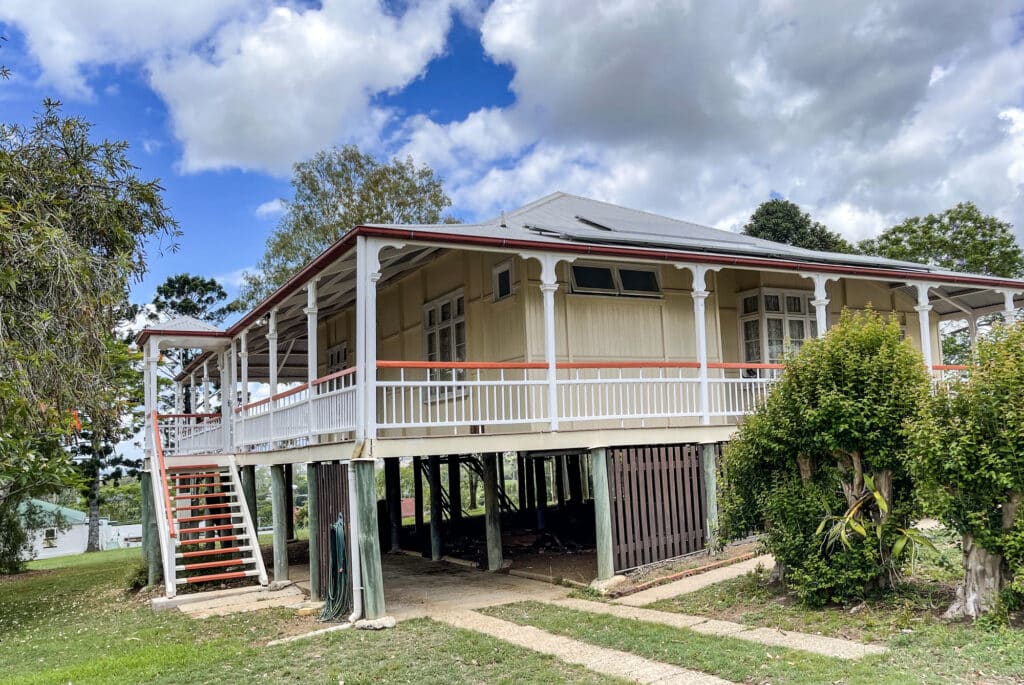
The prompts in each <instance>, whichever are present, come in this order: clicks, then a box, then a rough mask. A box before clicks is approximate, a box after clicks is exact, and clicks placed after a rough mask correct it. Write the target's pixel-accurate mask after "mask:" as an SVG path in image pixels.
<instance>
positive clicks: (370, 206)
mask: <svg viewBox="0 0 1024 685" xmlns="http://www.w3.org/2000/svg"><path fill="white" fill-rule="evenodd" d="M292 188H293V189H294V197H293V198H292V201H291V202H290V203H288V208H287V211H286V212H285V214H284V216H283V217H281V221H280V223H279V224H278V226H277V228H276V229H275V230H274V232H273V233H272V234H271V236H270V237H269V238H268V239H267V247H266V251H265V252H264V255H263V258H262V259H261V260H260V261H259V263H258V264H257V265H256V271H255V272H253V273H246V275H245V285H244V286H243V288H242V292H241V294H240V296H239V300H240V301H241V302H242V303H243V304H244V305H245V306H247V307H251V306H253V305H255V304H257V303H258V302H259V301H260V300H262V299H263V298H264V297H266V296H267V295H269V294H270V293H271V292H273V291H274V289H275V288H277V287H279V286H280V285H282V284H283V283H284V282H285V281H287V280H288V278H289V277H290V276H291V275H292V274H294V273H295V272H296V271H298V270H299V269H300V268H301V267H302V266H303V265H305V264H306V263H307V262H309V261H310V260H312V259H313V258H314V257H316V256H317V255H318V254H320V253H321V252H322V251H324V250H325V249H327V247H329V246H330V245H331V244H333V243H334V242H335V241H337V240H338V239H339V238H341V237H342V236H343V235H345V233H347V232H348V231H349V230H350V229H352V228H354V227H356V226H359V225H361V224H374V223H412V224H436V223H441V222H442V221H450V219H448V218H446V217H443V216H442V212H443V211H444V210H445V208H447V207H448V206H450V205H451V200H450V199H449V198H448V196H447V195H446V194H445V192H444V189H443V187H442V185H441V179H440V178H439V177H438V176H437V175H436V174H435V173H434V171H433V170H432V169H430V167H427V166H417V165H416V164H415V163H414V162H413V160H412V158H411V157H408V158H406V159H405V160H404V161H403V160H399V159H393V160H391V162H389V163H382V162H380V161H378V160H377V159H375V158H374V157H373V156H372V155H369V154H366V153H363V152H360V150H359V148H357V147H356V146H354V145H346V146H345V147H342V148H331V149H329V150H323V151H321V152H319V153H317V154H316V155H315V156H314V157H313V158H312V159H309V160H306V161H304V162H299V163H297V164H296V165H295V168H294V172H293V175H292Z"/></svg>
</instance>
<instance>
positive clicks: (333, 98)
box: [148, 0, 452, 174]
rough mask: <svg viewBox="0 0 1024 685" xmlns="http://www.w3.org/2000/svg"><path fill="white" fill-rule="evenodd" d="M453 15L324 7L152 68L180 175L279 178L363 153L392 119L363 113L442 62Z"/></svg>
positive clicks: (347, 4) (230, 33)
mask: <svg viewBox="0 0 1024 685" xmlns="http://www.w3.org/2000/svg"><path fill="white" fill-rule="evenodd" d="M451 12H452V3H451V2H447V1H445V0H425V1H423V2H417V3H412V4H411V5H410V6H409V8H408V9H406V10H405V12H404V13H403V14H401V15H400V16H395V15H393V14H392V13H390V12H389V11H388V10H386V9H385V7H384V6H383V4H382V3H378V2H366V1H362V0H324V2H323V6H322V7H321V8H320V9H303V10H300V9H296V8H292V7H289V6H282V7H275V8H274V9H272V10H271V11H270V12H269V13H267V14H266V15H265V16H261V17H258V18H256V17H249V18H246V19H242V20H236V21H232V22H231V23H229V24H227V25H225V26H224V27H223V28H221V29H220V30H219V31H217V32H216V33H215V34H214V35H213V36H212V37H211V38H210V40H209V41H208V42H207V43H206V44H205V45H204V46H203V49H202V50H183V51H178V52H174V53H171V54H169V55H168V56H166V57H164V58H158V59H153V60H151V61H150V62H149V63H148V64H149V69H150V72H151V78H150V82H151V85H152V86H153V89H154V90H155V91H156V92H157V93H158V94H159V95H160V97H162V98H163V100H164V101H165V102H166V103H167V106H168V108H169V110H170V113H171V120H172V122H173V127H174V132H175V135H176V136H177V137H178V139H179V140H181V142H182V144H183V146H184V157H183V159H182V168H183V169H184V170H185V171H187V172H195V171H202V170H206V169H220V168H225V167H242V168H247V169H258V170H262V171H267V172H270V173H275V174H285V173H287V172H288V171H289V169H290V167H291V164H292V162H294V161H295V160H297V159H303V158H305V157H308V156H309V155H311V154H313V153H314V152H316V151H317V150H320V149H322V148H324V147H325V146H328V145H330V144H332V143H334V142H336V141H338V140H339V139H345V140H351V141H356V142H363V143H364V144H369V145H370V146H373V145H374V144H375V142H376V141H377V140H378V138H379V136H380V132H381V129H382V127H383V126H384V124H385V123H386V122H387V120H388V118H389V116H390V114H389V113H388V112H387V111H385V110H383V109H380V108H378V107H375V106H374V105H372V104H371V99H372V98H373V96H374V95H376V94H378V93H386V92H392V91H396V90H399V89H401V88H403V87H405V86H406V85H407V84H408V83H410V82H411V81H413V80H414V79H416V78H417V77H419V76H420V75H421V74H422V73H423V72H424V70H425V68H426V66H427V64H428V63H429V62H430V60H432V59H433V58H434V57H436V56H438V55H440V54H441V53H442V52H443V50H444V46H445V38H446V36H447V33H448V28H449V25H450V23H451Z"/></svg>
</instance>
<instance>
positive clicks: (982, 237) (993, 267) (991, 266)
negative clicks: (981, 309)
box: [858, 202, 1024, 364]
mask: <svg viewBox="0 0 1024 685" xmlns="http://www.w3.org/2000/svg"><path fill="white" fill-rule="evenodd" d="M858 247H859V248H860V250H861V251H862V252H864V253H865V254H872V255H878V256H880V257H887V258H889V259H902V260H904V261H909V262H919V263H921V264H932V265H934V266H939V267H942V268H944V269H950V270H951V271H963V272H966V273H974V274H984V275H986V276H1001V277H1003V278H1018V277H1020V276H1021V275H1024V252H1022V251H1021V248H1020V245H1018V244H1017V239H1016V238H1015V237H1014V235H1013V226H1011V225H1010V224H1008V223H1006V222H1005V221H1001V220H999V219H997V218H996V217H994V216H988V215H985V214H982V212H981V210H980V209H978V207H977V206H976V205H975V204H974V203H972V202H961V203H960V204H958V205H957V206H955V207H953V208H952V209H947V210H946V211H945V212H942V213H941V214H938V215H935V214H929V215H928V216H924V217H920V216H914V217H910V218H908V219H906V220H905V221H903V223H900V224H897V225H896V226H893V227H891V228H889V229H886V230H885V231H883V232H882V234H881V235H879V236H878V237H877V238H872V239H870V240H863V241H861V242H860V243H859V245H858ZM995 318H998V315H997V317H992V316H989V317H985V318H983V319H981V320H980V321H979V324H981V325H982V326H988V325H991V323H992V321H993V320H994V319H995ZM970 352H971V345H970V340H969V339H968V329H967V328H959V329H954V330H949V331H946V332H945V334H944V335H943V336H942V356H943V359H944V360H945V361H946V363H949V364H963V363H966V361H967V359H968V357H970Z"/></svg>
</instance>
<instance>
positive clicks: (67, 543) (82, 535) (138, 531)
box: [30, 499, 142, 559]
mask: <svg viewBox="0 0 1024 685" xmlns="http://www.w3.org/2000/svg"><path fill="white" fill-rule="evenodd" d="M30 503H31V506H33V507H35V508H37V509H39V510H41V511H42V514H43V516H44V518H45V525H44V527H43V528H40V529H39V530H38V531H37V532H36V533H35V535H34V538H35V539H34V540H33V542H32V555H31V557H32V558H33V559H48V558H51V557H63V556H67V555H69V554H81V553H82V552H84V551H85V549H86V547H87V546H88V543H89V515H88V514H86V513H85V512H83V511H78V510H77V509H71V508H69V507H63V506H61V505H59V504H52V503H50V502H45V501H43V500H39V499H33V500H30ZM141 545H142V525H141V524H139V523H129V524H118V523H117V522H111V521H109V520H107V519H105V518H101V519H100V548H101V549H103V550H108V549H120V548H122V547H139V546H141Z"/></svg>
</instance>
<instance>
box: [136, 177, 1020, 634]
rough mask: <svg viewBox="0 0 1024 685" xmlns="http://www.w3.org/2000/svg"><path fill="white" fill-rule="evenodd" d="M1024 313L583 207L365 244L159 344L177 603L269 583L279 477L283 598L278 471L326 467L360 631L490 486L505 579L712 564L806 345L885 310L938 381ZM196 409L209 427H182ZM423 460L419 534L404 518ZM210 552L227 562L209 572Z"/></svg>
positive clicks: (316, 511)
mask: <svg viewBox="0 0 1024 685" xmlns="http://www.w3.org/2000/svg"><path fill="white" fill-rule="evenodd" d="M1022 297H1024V282H1020V281H1014V280H1006V279H999V278H990V277H985V276H978V275H970V274H963V273H956V272H951V271H946V270H943V269H939V268H936V267H932V266H926V265H921V264H915V263H908V262H900V261H894V260H887V259H881V258H877V257H865V256H860V255H847V254H831V253H821V252H814V251H810V250H805V249H801V248H797V247H791V246H788V245H782V244H778V243H773V242H769V241H765V240H759V239H755V238H751V237H747V236H743V235H738V234H734V233H731V232H728V231H722V230H717V229H713V228H708V227H705V226H700V225H697V224H693V223H689V222H685V221H679V220H676V219H671V218H667V217H662V216H657V215H654V214H650V213H647V212H643V211H638V210H633V209H627V208H624V207H618V206H615V205H611V204H607V203H603V202H597V201H594V200H590V199H586V198H582V197H577V196H573V195H567V194H564V193H555V194H553V195H549V196H547V197H545V198H542V199H540V200H537V201H536V202H533V203H531V204H528V205H526V206H524V207H522V208H519V209H517V210H515V211H511V212H508V213H506V214H502V215H501V216H500V217H497V218H495V219H493V220H490V221H484V222H481V223H477V224H464V225H447V224H446V225H436V226H408V225H373V226H357V227H354V228H353V229H352V230H351V231H350V232H348V233H347V234H346V235H345V236H344V237H343V238H342V239H341V240H339V241H338V242H337V243H335V244H334V245H332V246H331V247H330V248H329V249H327V250H326V251H324V253H323V254H321V255H320V256H319V257H317V258H316V259H314V260H313V261H312V262H310V263H309V264H308V265H306V267H305V268H303V269H302V270H301V271H300V272H298V273H297V274H296V275H295V276H294V277H293V278H292V279H291V280H289V281H288V282H287V283H286V284H285V285H284V286H282V287H281V288H280V289H279V290H277V291H276V292H275V293H274V294H272V295H271V296H270V297H268V298H267V299H266V300H265V301H264V302H262V303H260V304H259V305H258V306H257V307H256V308H254V309H253V310H252V311H250V312H248V313H247V314H246V315H244V316H243V317H242V318H241V319H240V320H239V321H238V322H237V323H235V324H234V325H233V326H231V327H230V328H229V329H228V330H226V331H221V330H219V329H216V328H215V327H212V326H209V325H208V324H203V323H201V322H196V321H187V320H177V321H173V322H169V323H167V324H161V325H160V326H159V327H154V328H150V329H147V330H146V331H144V332H143V333H142V335H141V337H140V344H142V345H143V347H144V351H145V355H146V357H145V358H146V376H147V384H146V387H147V405H146V406H147V408H148V409H149V410H150V411H153V412H155V413H153V414H152V430H150V431H149V434H148V436H147V456H148V468H149V470H150V478H151V488H152V492H153V493H155V495H156V496H155V497H153V498H152V499H151V500H148V502H149V505H150V514H149V519H148V520H149V521H150V522H151V523H150V525H151V528H150V530H151V531H153V532H152V533H151V534H150V535H149V539H150V540H155V541H158V542H159V545H156V547H157V549H158V550H159V551H161V552H162V554H163V557H162V560H163V569H164V576H165V582H166V591H167V593H168V594H173V593H174V591H175V587H176V586H177V585H179V584H183V583H201V582H205V581H208V580H222V579H229V578H244V577H247V576H251V577H254V578H259V579H260V581H261V582H264V583H265V582H267V581H268V574H267V571H266V569H264V568H263V566H262V560H261V559H260V558H259V555H258V554H254V553H253V545H254V542H253V541H254V539H255V538H254V535H255V533H254V531H253V529H252V519H253V518H254V514H253V511H252V509H251V508H252V507H253V506H254V502H253V497H254V490H253V483H254V476H253V472H252V470H253V468H254V466H255V465H270V467H271V474H272V477H273V484H274V490H273V492H274V511H275V526H274V550H275V554H274V570H273V575H274V578H276V579H284V578H286V577H287V573H288V569H287V555H286V552H287V549H286V546H285V543H286V540H287V538H288V529H287V521H286V519H287V518H288V517H287V516H286V514H285V512H288V511H290V505H289V503H288V498H289V497H290V492H291V487H290V483H288V482H287V480H288V477H289V475H290V473H291V469H290V468H288V469H286V468H284V466H285V465H288V464H298V463H304V464H307V465H308V466H307V468H308V473H309V476H310V502H311V506H310V515H311V526H312V531H313V532H312V533H311V535H310V556H311V562H310V570H311V582H312V586H313V593H314V595H315V594H316V593H317V592H318V591H322V590H323V587H324V586H323V583H324V579H325V578H326V576H327V573H326V567H325V566H324V563H325V562H324V561H323V560H324V557H326V544H327V539H328V533H327V526H329V525H330V524H331V523H332V522H334V521H335V519H336V517H337V514H338V513H339V512H340V513H343V514H346V515H347V524H348V526H349V530H348V533H349V535H348V540H349V541H350V544H351V548H350V556H351V559H352V564H351V577H352V583H353V587H354V588H356V589H357V592H355V593H354V594H355V607H354V614H359V613H362V614H364V615H366V616H368V617H375V616H379V615H380V614H382V613H383V611H384V605H383V594H382V583H383V581H382V580H381V551H380V546H381V541H383V544H384V546H385V547H386V548H387V547H390V548H395V549H397V548H400V547H406V546H409V545H412V546H413V547H414V548H416V549H421V550H422V551H423V552H424V554H426V555H428V556H430V557H431V558H433V559H439V558H440V557H441V555H442V554H443V553H444V550H445V546H446V545H448V544H449V542H450V540H451V539H452V535H453V534H452V531H463V530H466V528H464V527H463V526H470V522H468V521H465V520H464V517H463V511H462V509H463V507H461V506H453V504H452V502H451V501H450V499H449V498H448V494H449V493H459V492H460V478H462V477H463V474H464V473H467V472H468V471H467V469H470V470H472V472H473V473H474V474H476V476H478V477H479V478H480V479H481V481H482V483H483V490H484V500H485V511H486V515H485V516H484V517H480V518H477V519H474V522H475V523H474V525H476V528H475V529H474V530H476V531H478V533H479V536H480V538H479V539H480V544H481V557H482V558H484V559H485V561H484V562H483V566H484V567H485V568H487V569H490V570H497V569H499V568H501V566H502V561H503V558H502V555H503V546H502V529H503V527H505V528H507V527H508V526H510V525H516V526H520V527H522V526H533V527H536V528H539V529H544V528H548V527H554V528H558V527H559V526H561V528H559V529H560V530H567V531H569V532H570V533H576V534H579V535H581V536H584V537H589V543H591V544H593V546H594V548H595V550H596V559H597V565H596V573H595V575H596V576H597V577H598V578H607V577H609V576H610V575H612V574H613V573H615V572H619V571H622V570H625V569H629V568H634V567H638V566H642V565H645V564H649V563H653V562H656V561H659V560H662V559H666V558H671V557H674V556H679V555H682V554H686V553H690V552H693V551H695V550H699V549H701V548H703V546H704V545H705V543H706V541H707V539H708V537H709V536H710V535H711V534H712V533H713V531H714V529H715V521H716V517H717V514H716V503H715V468H714V459H715V455H716V454H717V452H718V450H719V449H720V447H721V445H722V444H724V443H725V442H727V441H728V440H729V439H730V437H731V436H732V435H733V433H734V431H735V429H736V426H737V424H738V422H740V421H741V420H742V418H743V416H744V415H746V414H747V413H749V412H750V411H752V410H753V409H754V408H755V407H756V406H757V405H758V404H759V403H760V402H762V401H763V400H764V398H765V397H766V395H767V393H768V392H769V390H770V389H771V387H772V385H773V383H774V382H775V381H776V379H777V377H778V375H779V373H780V372H781V371H782V366H781V361H782V359H783V352H784V350H785V349H786V347H787V345H789V346H792V347H799V346H800V345H801V344H802V343H803V342H804V341H806V340H808V339H810V338H813V337H815V336H819V335H823V334H824V332H825V331H826V330H827V329H828V327H829V325H831V324H832V323H833V322H834V321H835V320H836V319H837V317H838V316H839V314H840V311H841V310H842V309H843V308H844V307H848V308H852V309H860V308H865V307H868V306H870V307H873V308H874V309H876V310H879V311H883V312H891V313H892V314H893V315H894V316H896V317H898V319H899V321H900V325H901V326H902V327H903V329H904V331H905V335H906V337H907V339H909V340H910V341H911V343H912V344H913V345H914V346H915V347H916V348H918V349H919V350H920V351H921V352H922V355H923V358H924V362H925V364H926V365H927V368H928V369H929V371H930V372H931V373H932V374H933V375H934V377H935V379H936V381H937V382H939V381H942V380H943V378H944V377H945V376H946V375H947V374H951V373H953V374H955V373H958V369H956V368H955V367H950V366H947V365H944V364H943V360H942V358H941V346H940V344H939V343H940V341H939V335H938V327H939V324H940V322H942V321H945V320H953V319H957V320H964V319H965V320H967V322H968V325H969V326H971V328H972V330H975V328H976V327H975V325H974V322H975V321H976V319H977V317H978V316H979V315H982V314H985V313H991V312H1005V313H1006V315H1007V316H1009V315H1012V313H1013V311H1014V309H1015V307H1017V306H1018V305H1019V304H1020V301H1021V298H1022ZM169 347H188V348H199V349H202V350H203V352H202V354H201V355H199V356H198V357H196V358H195V360H194V361H193V362H192V363H191V364H190V366H189V367H187V368H186V369H185V370H184V371H183V372H182V374H181V375H180V376H179V377H178V378H177V397H178V398H179V400H178V407H176V408H174V409H169V408H168V409H166V410H165V409H158V408H157V407H156V403H155V397H156V389H155V385H154V384H155V379H156V377H157V365H158V362H159V358H160V351H161V350H162V349H166V348H169ZM253 384H265V385H264V387H267V388H268V390H267V392H266V395H267V396H265V397H260V398H257V397H255V396H252V395H250V388H252V387H258V386H254V385H253ZM185 393H190V394H191V399H192V401H191V403H190V406H191V407H196V408H197V409H196V410H195V411H194V413H191V414H183V413H182V411H181V407H182V405H183V402H182V398H183V397H184V395H185ZM164 412H166V413H164ZM410 461H411V462H412V463H413V465H414V469H413V474H414V475H413V477H414V479H415V483H414V485H415V492H416V497H415V499H416V502H417V505H416V506H415V507H414V510H415V516H416V523H415V525H414V526H413V527H412V529H411V531H410V529H409V528H408V527H405V526H403V525H402V521H401V516H402V512H401V505H400V498H401V486H400V478H401V475H400V474H401V471H400V463H408V462H410ZM449 467H450V468H449ZM377 468H383V471H384V476H385V481H386V496H385V498H384V505H383V506H382V507H381V508H380V511H381V516H380V517H378V506H377V502H376V499H377V498H376V495H375V488H374V478H375V470H376V469H377ZM442 469H443V472H444V473H445V474H446V477H445V479H444V480H443V481H442ZM512 481H515V486H514V488H512V489H511V490H510V489H509V488H507V487H506V484H507V483H510V482H512ZM426 492H429V496H427V497H426V499H425V494H424V493H426ZM454 499H456V500H458V499H459V498H454ZM425 510H426V511H428V512H429V516H425V515H424V512H425ZM428 518H429V523H427V519H428ZM157 531H159V532H157ZM378 533H379V535H378ZM211 540H214V541H215V542H217V543H218V544H220V545H221V546H222V547H219V548H216V549H215V550H214V552H216V553H217V554H219V555H220V556H219V557H218V560H216V561H210V562H204V561H202V559H203V557H204V556H209V555H211V554H213V553H214V552H210V551H204V549H201V548H200V547H202V548H205V547H209V545H208V544H203V545H201V544H200V543H208V542H209V541H211ZM225 549H226V550H227V551H226V552H225ZM483 550H486V554H484V553H483ZM225 554H230V555H233V556H232V558H230V559H227V560H225V559H223V556H224V555H225ZM151 558H152V559H153V563H154V564H159V561H158V560H157V554H156V552H154V553H153V555H152V557H151ZM385 563H386V560H385Z"/></svg>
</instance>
